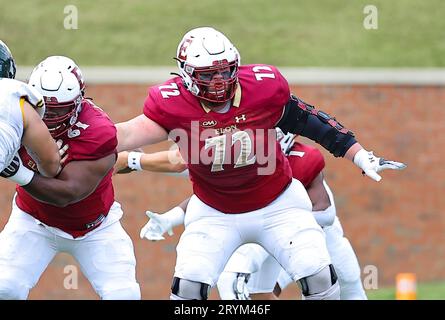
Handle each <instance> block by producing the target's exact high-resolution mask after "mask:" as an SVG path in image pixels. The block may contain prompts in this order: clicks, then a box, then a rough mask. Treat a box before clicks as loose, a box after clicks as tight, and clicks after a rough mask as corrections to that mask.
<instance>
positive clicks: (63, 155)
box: [56, 139, 68, 165]
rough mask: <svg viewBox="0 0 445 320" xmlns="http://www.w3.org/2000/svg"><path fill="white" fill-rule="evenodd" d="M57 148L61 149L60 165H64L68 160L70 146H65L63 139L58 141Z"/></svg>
mask: <svg viewBox="0 0 445 320" xmlns="http://www.w3.org/2000/svg"><path fill="white" fill-rule="evenodd" d="M56 144H57V147H58V148H59V155H60V164H61V165H63V164H64V163H65V161H66V159H67V158H68V152H67V150H68V144H65V145H63V141H62V139H59V140H57V141H56Z"/></svg>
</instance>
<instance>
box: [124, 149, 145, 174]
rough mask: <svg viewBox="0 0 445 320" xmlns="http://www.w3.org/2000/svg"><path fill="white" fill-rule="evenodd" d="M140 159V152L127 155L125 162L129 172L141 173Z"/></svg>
mask: <svg viewBox="0 0 445 320" xmlns="http://www.w3.org/2000/svg"><path fill="white" fill-rule="evenodd" d="M141 157H142V152H136V151H131V152H130V153H129V154H128V160H127V161H128V162H127V164H128V167H129V168H130V169H131V170H137V171H142V167H141Z"/></svg>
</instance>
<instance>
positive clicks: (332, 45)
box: [0, 0, 445, 67]
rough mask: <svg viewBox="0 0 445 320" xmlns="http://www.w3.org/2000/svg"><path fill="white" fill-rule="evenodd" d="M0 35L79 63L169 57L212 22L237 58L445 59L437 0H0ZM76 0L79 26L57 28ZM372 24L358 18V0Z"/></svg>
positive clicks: (420, 62) (35, 52) (27, 57)
mask: <svg viewBox="0 0 445 320" xmlns="http://www.w3.org/2000/svg"><path fill="white" fill-rule="evenodd" d="M0 4H1V7H2V10H1V18H0V39H2V40H4V41H5V42H7V43H8V45H9V46H10V48H11V50H12V51H13V54H14V56H15V58H16V60H17V63H18V64H19V65H34V64H35V63H37V62H38V61H40V60H41V59H42V58H44V57H45V56H48V55H53V54H63V55H68V56H71V57H73V58H74V59H75V60H77V62H78V63H79V64H80V65H171V64H172V63H173V62H172V60H171V57H173V55H174V54H175V52H176V46H177V43H178V42H179V40H180V39H181V37H182V35H183V34H184V33H185V32H186V31H187V30H189V29H190V28H192V27H195V26H200V25H212V26H215V27H217V28H218V29H220V30H221V31H223V32H224V33H226V34H227V35H228V36H229V37H230V38H231V39H232V41H233V42H234V43H235V45H236V46H237V47H238V48H239V50H240V52H241V56H242V59H243V61H242V62H243V63H271V64H275V65H278V66H328V67H339V66H344V67H348V66H380V67H402V66H409V67H444V66H445V19H443V10H440V8H442V7H443V1H442V0H428V1H419V0H393V1H387V0H373V1H369V0H318V1H312V0H303V1H302V0H276V1H271V0H224V1H221V0H218V1H217V0H205V1H187V0H170V1H166V0H127V1H116V0H94V1H90V0H70V1H68V2H66V1H53V0H33V1H20V0H19V1H7V0H0ZM68 4H73V5H75V6H76V8H77V10H78V11H77V12H78V29H77V30H66V29H64V19H65V18H66V16H67V14H64V7H65V6H66V5H68ZM368 4H373V5H375V6H376V7H377V10H378V29H377V30H366V29H365V28H364V27H363V20H364V18H365V14H364V13H363V9H364V7H365V5H368Z"/></svg>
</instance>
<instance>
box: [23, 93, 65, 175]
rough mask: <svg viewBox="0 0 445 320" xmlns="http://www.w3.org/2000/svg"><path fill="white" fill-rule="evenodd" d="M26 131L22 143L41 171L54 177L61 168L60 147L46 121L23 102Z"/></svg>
mask: <svg viewBox="0 0 445 320" xmlns="http://www.w3.org/2000/svg"><path fill="white" fill-rule="evenodd" d="M23 108H24V133H23V138H22V144H23V145H24V146H25V147H26V149H27V150H28V153H29V155H30V156H31V157H32V158H33V159H34V161H35V162H36V164H37V167H38V169H39V172H40V173H41V174H42V175H43V176H46V177H54V176H55V175H57V174H58V173H59V171H60V169H61V167H60V156H59V148H58V147H57V145H56V143H55V142H54V139H53V138H52V137H51V135H50V133H49V131H48V128H47V127H46V125H45V123H44V122H43V121H42V120H41V119H40V116H39V114H38V113H37V111H35V110H34V108H33V107H31V105H29V104H28V102H26V101H24V102H23Z"/></svg>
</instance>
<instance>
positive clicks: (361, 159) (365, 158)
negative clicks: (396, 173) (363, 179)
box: [354, 149, 406, 181]
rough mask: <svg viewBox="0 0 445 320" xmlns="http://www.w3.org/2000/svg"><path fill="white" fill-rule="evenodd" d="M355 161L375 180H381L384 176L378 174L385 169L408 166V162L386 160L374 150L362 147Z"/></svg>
mask: <svg viewBox="0 0 445 320" xmlns="http://www.w3.org/2000/svg"><path fill="white" fill-rule="evenodd" d="M354 163H355V164H356V165H357V166H358V167H359V168H360V169H362V170H363V172H362V173H363V174H366V175H367V176H368V177H370V178H371V179H373V180H375V181H380V180H381V179H382V177H381V176H380V175H378V174H377V172H380V171H382V170H385V169H393V170H402V169H405V168H406V164H404V163H402V162H396V161H390V160H385V159H384V158H378V157H376V156H375V155H374V153H373V152H372V151H366V150H365V149H361V150H360V151H358V152H357V153H356V154H355V156H354Z"/></svg>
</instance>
